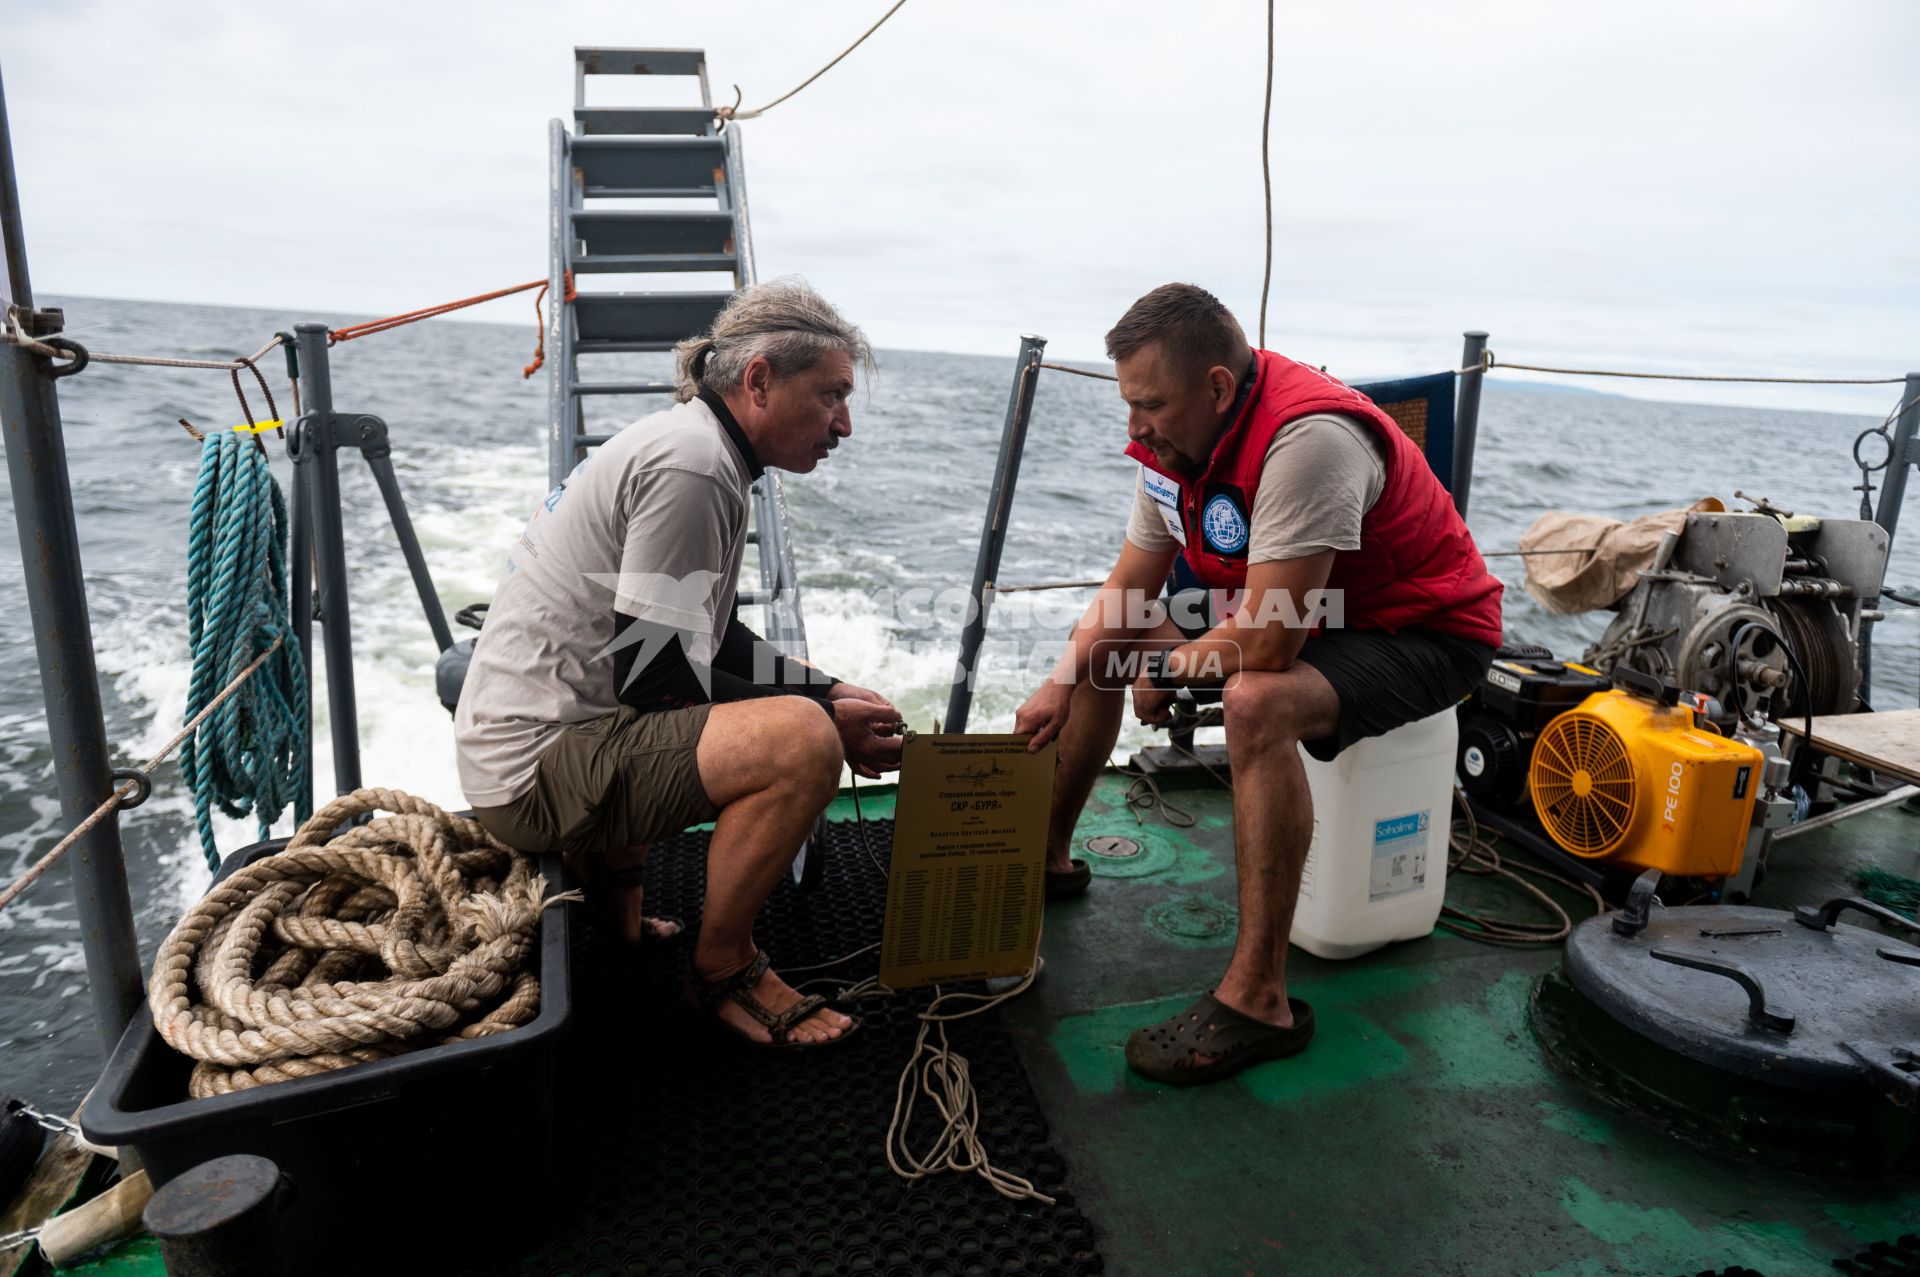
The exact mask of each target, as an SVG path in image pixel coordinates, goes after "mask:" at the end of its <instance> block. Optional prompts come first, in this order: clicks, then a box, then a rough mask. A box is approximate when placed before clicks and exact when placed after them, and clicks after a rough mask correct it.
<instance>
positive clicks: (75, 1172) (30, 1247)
mask: <svg viewBox="0 0 1920 1277" xmlns="http://www.w3.org/2000/svg"><path fill="white" fill-rule="evenodd" d="M93 1158H94V1154H93V1152H92V1151H91V1150H90V1149H86V1148H82V1147H81V1146H80V1145H79V1144H78V1143H77V1142H76V1141H75V1140H74V1138H73V1137H72V1136H71V1135H65V1134H60V1135H55V1136H54V1137H53V1138H52V1139H51V1140H48V1141H47V1149H46V1151H45V1152H44V1153H42V1154H41V1155H40V1161H39V1164H38V1165H36V1166H35V1167H34V1168H33V1174H32V1175H30V1176H28V1177H27V1182H26V1183H25V1184H24V1185H22V1186H21V1189H20V1195H19V1196H18V1197H16V1198H14V1199H13V1201H12V1202H11V1203H10V1204H9V1205H8V1207H7V1209H6V1210H5V1211H4V1212H0V1234H6V1233H13V1232H19V1231H21V1230H23V1229H28V1228H38V1227H40V1225H41V1224H43V1223H45V1222H46V1221H47V1220H48V1219H51V1218H52V1217H53V1214H54V1212H56V1211H58V1210H59V1209H60V1208H61V1207H63V1206H66V1205H68V1204H69V1203H71V1202H72V1200H73V1196H74V1194H75V1193H76V1192H78V1191H79V1189H80V1181H81V1179H82V1178H84V1177H85V1175H86V1173H87V1168H88V1167H90V1166H92V1165H93ZM34 1251H35V1247H34V1244H33V1243H32V1242H22V1243H21V1244H20V1245H18V1246H13V1247H10V1248H8V1249H6V1250H0V1275H4V1277H13V1274H15V1273H17V1272H19V1271H20V1270H21V1269H22V1268H23V1267H25V1266H26V1264H27V1261H28V1260H30V1259H32V1258H33V1257H34Z"/></svg>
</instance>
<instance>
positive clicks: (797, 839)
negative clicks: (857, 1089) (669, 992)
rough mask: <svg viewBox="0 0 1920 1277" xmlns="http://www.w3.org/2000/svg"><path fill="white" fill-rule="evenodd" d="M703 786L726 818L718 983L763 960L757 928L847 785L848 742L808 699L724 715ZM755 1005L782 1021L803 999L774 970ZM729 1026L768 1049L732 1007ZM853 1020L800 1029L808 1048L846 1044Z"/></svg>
mask: <svg viewBox="0 0 1920 1277" xmlns="http://www.w3.org/2000/svg"><path fill="white" fill-rule="evenodd" d="M696 759H697V761H698V763H699V767H700V783H701V785H702V786H703V787H704V788H705V789H706V791H707V798H708V799H709V800H710V801H711V802H712V803H713V805H714V806H716V807H718V808H719V809H720V815H719V818H718V819H717V820H716V821H715V822H714V827H713V837H712V838H711V839H710V840H709V841H708V844H707V898H706V904H705V907H704V910H703V913H702V921H701V924H700V938H699V941H698V943H697V944H696V945H695V946H694V951H693V965H694V969H695V970H696V971H698V972H699V973H700V974H701V975H702V976H704V977H706V978H707V979H709V980H712V979H717V978H720V977H722V976H726V975H729V974H731V973H733V972H735V971H738V970H740V969H741V968H742V967H745V966H746V965H747V964H748V963H749V962H751V961H752V960H753V956H754V943H753V920H754V917H755V916H756V915H757V914H758V913H759V912H760V906H761V905H762V904H764V903H765V902H766V899H767V896H768V894H769V893H770V892H772V890H773V888H774V886H775V885H776V884H778V883H779V881H780V876H781V875H782V874H784V873H786V872H787V870H788V868H789V867H790V866H791V865H792V863H793V856H794V853H795V852H796V851H798V850H799V849H800V844H801V842H803V841H804V840H805V839H806V838H807V836H808V835H809V834H811V833H812V832H813V824H814V821H815V820H816V819H817V818H818V817H819V815H820V813H821V812H822V811H824V810H826V806H827V803H828V802H829V801H831V800H832V798H833V795H834V791H835V790H836V788H837V787H838V786H839V783H840V764H841V760H842V756H841V750H840V737H839V735H838V734H837V733H836V732H835V731H834V728H833V723H832V721H831V720H830V719H828V717H827V716H826V715H825V714H822V713H821V712H820V707H819V706H818V705H817V704H815V703H813V702H811V701H809V700H807V699H805V698H804V697H799V696H771V697H765V698H762V699H759V700H750V701H734V702H730V703H728V704H725V705H716V706H714V707H713V709H712V711H711V712H710V713H709V715H708V718H707V726H706V730H705V731H704V732H702V733H701V735H700V744H699V747H698V750H697V753H696ZM752 994H753V997H754V998H755V999H756V1000H757V1001H758V1002H759V1003H760V1004H761V1005H762V1006H764V1007H766V1008H767V1010H769V1011H771V1012H773V1013H774V1014H775V1015H778V1014H779V1013H780V1012H782V1011H784V1010H786V1009H787V1008H788V1007H790V1006H792V1005H793V1004H794V1003H795V1002H798V1001H799V1000H800V994H799V993H797V992H795V991H794V989H793V988H792V986H790V985H789V984H787V982H786V981H785V980H782V979H781V978H780V977H779V976H778V975H776V974H774V972H773V971H772V970H771V969H769V970H768V971H767V973H766V974H765V975H763V976H761V977H760V981H759V983H758V984H756V985H755V986H754V987H753V990H752ZM719 1015H720V1018H721V1019H723V1020H725V1021H726V1022H727V1023H728V1024H730V1025H732V1026H734V1027H735V1028H737V1029H739V1030H740V1031H741V1032H742V1033H744V1034H746V1035H747V1036H749V1037H752V1038H754V1039H756V1040H758V1041H762V1042H764V1041H767V1040H768V1034H767V1030H766V1028H765V1026H763V1025H761V1024H760V1023H759V1022H757V1021H756V1020H754V1019H753V1018H752V1017H751V1016H749V1015H748V1014H747V1013H746V1011H745V1010H743V1009H742V1008H740V1007H738V1006H736V1005H734V1004H733V1003H732V1002H725V1003H722V1004H721V1005H720V1007H719ZM852 1023H853V1021H852V1020H850V1019H849V1018H847V1017H846V1016H844V1015H841V1014H840V1013H839V1012H838V1011H835V1010H833V1009H831V1008H829V1007H822V1008H821V1009H820V1010H818V1011H816V1012H814V1013H813V1014H812V1015H811V1016H808V1017H807V1018H806V1019H805V1020H803V1021H801V1022H800V1023H799V1024H798V1025H796V1026H795V1027H794V1029H793V1032H792V1034H791V1037H792V1039H793V1040H794V1041H798V1042H819V1041H825V1040H827V1039H829V1038H835V1037H838V1036H839V1035H840V1034H841V1033H842V1032H843V1031H844V1030H845V1029H846V1028H847V1027H848V1026H850V1025H851V1024H852Z"/></svg>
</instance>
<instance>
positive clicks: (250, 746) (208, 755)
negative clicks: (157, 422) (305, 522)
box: [180, 431, 313, 870]
mask: <svg viewBox="0 0 1920 1277" xmlns="http://www.w3.org/2000/svg"><path fill="white" fill-rule="evenodd" d="M275 639H281V640H283V641H282V642H281V645H280V650H279V651H278V652H275V653H274V654H273V657H272V659H271V660H269V661H268V662H267V663H266V664H265V665H263V666H261V667H260V669H259V671H258V672H257V673H255V674H254V676H253V677H252V678H250V679H248V680H247V682H246V684H245V686H243V687H242V688H241V689H240V690H239V691H238V692H237V693H236V694H235V695H233V696H232V697H230V698H229V699H228V700H227V701H226V703H225V704H223V705H221V706H220V708H218V709H217V710H215V711H214V712H213V713H212V714H211V715H209V716H208V718H207V720H206V721H205V722H204V723H202V724H201V725H200V728H199V730H198V731H196V732H195V733H194V734H193V735H192V736H189V737H188V738H187V740H186V742H185V743H184V744H183V745H182V746H181V749H180V773H181V775H183V776H185V777H186V779H187V783H188V784H189V785H191V786H192V787H193V808H194V821H195V823H196V824H197V825H198V826H199V830H200V849H201V851H202V852H204V853H205V854H206V857H207V867H208V868H210V869H215V870H217V869H219V867H220V850H219V848H218V847H217V846H215V845H214V841H213V811H214V809H215V808H218V809H219V810H220V811H221V812H223V813H224V814H226V815H228V816H232V817H235V818H238V817H242V816H245V815H247V814H248V813H249V812H251V813H252V814H253V815H254V816H255V817H256V818H257V819H258V820H259V822H260V836H261V837H262V838H265V837H266V836H267V833H268V831H269V830H270V829H271V827H272V825H273V822H274V820H275V819H277V818H278V817H279V815H280V813H281V811H283V810H284V809H285V808H286V807H287V805H288V804H289V803H291V804H292V805H293V815H294V821H295V822H296V823H298V822H301V821H304V820H306V818H307V817H308V816H309V815H310V814H312V813H311V808H312V792H313V786H312V783H311V781H310V779H309V777H310V768H311V766H312V751H311V750H310V749H309V748H308V742H307V718H306V710H307V671H306V666H305V664H304V663H303V661H302V660H301V655H300V649H299V647H298V646H297V645H296V644H295V643H294V640H293V633H292V623H291V616H290V613H289V610H288V607H287V503H286V498H285V497H284V496H282V495H281V492H280V484H279V483H278V481H276V480H275V479H274V477H273V472H272V471H271V470H269V469H268V467H267V456H266V452H265V451H264V450H263V449H262V448H261V447H260V446H259V445H258V444H257V443H256V442H255V441H254V439H253V438H252V437H251V436H243V435H240V434H237V433H235V432H233V431H221V432H219V433H217V434H210V435H208V436H207V440H206V442H205V444H203V445H202V447H201V451H200V479H199V482H198V483H197V484H196V485H195V486H194V490H193V517H192V523H191V525H190V527H189V529H188V533H187V640H188V642H189V643H190V644H191V646H192V649H193V676H192V680H191V681H190V682H189V684H188V687H187V717H188V718H189V719H191V718H192V717H193V716H194V715H195V714H197V713H199V712H200V710H201V709H202V708H204V707H205V706H206V705H207V703H208V702H209V701H211V700H212V699H213V698H214V697H215V696H217V695H219V693H220V690H221V689H222V688H224V687H225V686H226V685H227V684H228V683H231V682H232V681H233V680H234V679H235V678H237V677H238V676H239V674H240V672H241V671H242V670H244V669H246V667H247V666H249V665H251V664H252V663H253V662H254V661H255V660H256V659H257V658H258V657H259V656H260V654H261V653H262V652H264V651H266V650H267V649H268V648H269V647H271V646H273V642H274V640H275Z"/></svg>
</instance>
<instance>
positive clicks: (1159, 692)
mask: <svg viewBox="0 0 1920 1277" xmlns="http://www.w3.org/2000/svg"><path fill="white" fill-rule="evenodd" d="M1176 695H1177V693H1176V692H1175V691H1174V689H1173V688H1170V687H1155V686H1154V685H1153V684H1152V683H1151V682H1149V681H1147V676H1146V675H1145V674H1142V675H1141V676H1140V677H1139V678H1138V679H1137V680H1135V681H1134V684H1133V716H1134V717H1135V718H1137V719H1139V720H1140V721H1141V722H1143V723H1145V724H1146V725H1147V726H1148V727H1165V726H1166V725H1167V724H1168V723H1171V722H1172V721H1173V702H1174V697H1175V696H1176Z"/></svg>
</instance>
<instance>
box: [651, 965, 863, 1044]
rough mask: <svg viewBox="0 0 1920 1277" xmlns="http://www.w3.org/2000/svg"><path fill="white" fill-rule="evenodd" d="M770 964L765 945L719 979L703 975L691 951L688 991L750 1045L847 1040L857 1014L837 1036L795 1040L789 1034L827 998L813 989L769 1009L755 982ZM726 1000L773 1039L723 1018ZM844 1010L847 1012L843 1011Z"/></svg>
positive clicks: (719, 1023)
mask: <svg viewBox="0 0 1920 1277" xmlns="http://www.w3.org/2000/svg"><path fill="white" fill-rule="evenodd" d="M770 965H772V963H771V959H769V958H768V957H767V954H766V950H764V949H762V950H759V951H758V952H756V953H755V954H754V955H753V961H751V962H749V963H748V964H747V965H746V966H744V967H742V968H740V969H739V970H738V971H736V972H734V973H733V974H732V975H724V976H721V977H720V978H719V979H717V980H709V979H707V977H705V976H703V975H701V974H700V971H699V969H698V968H697V967H695V966H694V965H693V955H692V954H688V955H687V976H686V988H687V994H688V996H689V998H690V999H691V1000H692V1001H693V1002H694V1003H695V1005H697V1006H698V1007H699V1008H700V1009H701V1010H702V1011H705V1012H706V1013H707V1014H708V1015H710V1016H711V1017H712V1018H713V1023H714V1024H715V1025H717V1026H719V1027H721V1028H724V1029H726V1030H727V1031H728V1032H729V1033H731V1034H733V1035H734V1036H735V1037H737V1038H739V1039H740V1040H741V1041H743V1042H746V1043H748V1044H749V1045H751V1046H758V1047H765V1048H767V1049H769V1050H777V1051H807V1050H812V1049H815V1048H818V1047H826V1046H834V1045H837V1044H839V1043H841V1042H845V1041H846V1040H847V1039H848V1038H850V1037H852V1036H853V1035H854V1033H855V1031H856V1030H858V1029H859V1027H860V1017H859V1016H857V1015H854V1016H849V1017H848V1018H849V1019H851V1020H852V1021H853V1023H851V1024H849V1025H848V1026H847V1027H846V1028H844V1029H842V1030H840V1032H839V1035H838V1036H836V1037H831V1038H822V1039H820V1040H819V1041H814V1042H796V1041H793V1040H792V1039H791V1038H790V1037H789V1035H790V1034H791V1033H792V1032H793V1030H794V1029H795V1028H796V1027H798V1026H799V1024H800V1022H801V1021H802V1020H805V1019H806V1018H807V1017H808V1016H810V1015H812V1014H813V1013H814V1012H815V1011H818V1010H819V1009H820V1008H821V1007H823V1006H826V1005H827V1000H826V999H825V998H823V997H821V996H820V995H819V994H817V993H810V994H808V995H807V996H805V997H803V998H801V999H800V1000H799V1001H798V1002H796V1003H794V1004H793V1005H792V1006H790V1007H788V1008H787V1009H786V1010H784V1011H782V1012H780V1013H778V1014H775V1013H774V1012H772V1011H770V1010H768V1009H767V1006H766V1004H765V1003H763V1002H761V1001H760V1000H759V999H758V998H756V997H754V996H753V986H754V985H756V984H758V983H760V977H761V976H762V975H764V974H765V973H766V970H767V968H768V966H770ZM723 1002H732V1003H733V1004H734V1005H735V1006H737V1007H739V1008H741V1009H742V1010H744V1011H745V1012H746V1013H747V1014H748V1015H750V1016H752V1017H753V1018H754V1020H755V1021H756V1022H758V1023H759V1024H760V1025H761V1026H762V1027H764V1028H765V1029H766V1031H767V1036H768V1037H769V1038H771V1039H772V1040H771V1041H768V1042H762V1041H760V1040H759V1039H758V1038H754V1037H750V1036H749V1035H748V1034H747V1033H746V1032H745V1031H744V1030H742V1029H740V1028H738V1027H736V1026H735V1025H732V1024H729V1023H727V1021H725V1020H723V1019H721V1018H720V1005H721V1003H723ZM842 1014H846V1013H845V1012H842Z"/></svg>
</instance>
